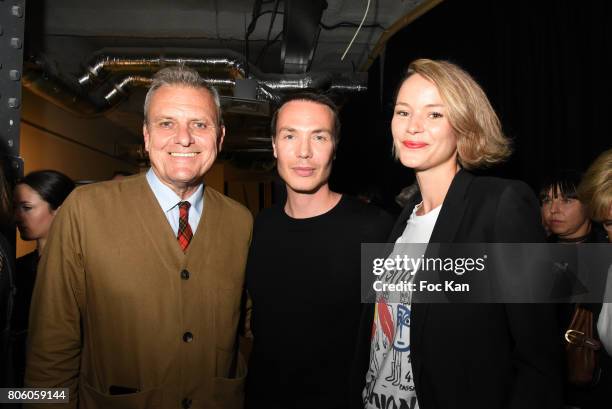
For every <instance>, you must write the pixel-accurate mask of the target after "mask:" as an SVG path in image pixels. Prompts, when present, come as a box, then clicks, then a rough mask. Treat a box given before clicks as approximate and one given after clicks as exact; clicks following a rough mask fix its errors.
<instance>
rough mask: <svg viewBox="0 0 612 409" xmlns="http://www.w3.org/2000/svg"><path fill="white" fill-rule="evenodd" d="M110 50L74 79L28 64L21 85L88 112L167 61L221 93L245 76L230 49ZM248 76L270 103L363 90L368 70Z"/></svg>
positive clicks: (105, 106) (142, 83) (141, 82)
mask: <svg viewBox="0 0 612 409" xmlns="http://www.w3.org/2000/svg"><path fill="white" fill-rule="evenodd" d="M111 51H112V52H111V53H110V54H105V55H102V54H99V53H98V54H97V55H96V57H94V58H92V59H91V60H90V63H89V64H87V68H86V70H85V73H84V74H82V75H81V76H80V77H79V78H78V80H75V81H74V82H72V83H67V82H66V80H65V79H60V78H58V77H56V76H52V75H49V74H46V72H50V71H51V69H48V70H44V67H41V66H31V65H30V66H29V68H28V69H27V70H26V71H25V73H24V78H23V85H24V86H25V87H26V88H28V89H30V90H31V91H32V92H33V93H35V94H37V95H39V96H41V97H43V98H45V99H47V100H49V101H51V102H53V103H54V104H56V105H58V106H60V107H62V108H63V109H65V110H67V111H69V112H72V113H74V114H76V115H78V116H92V115H99V114H102V113H104V112H106V111H108V110H109V109H111V108H113V107H114V106H116V105H117V104H118V103H119V102H121V100H122V99H123V98H125V97H127V96H129V94H130V90H131V89H133V88H134V87H147V86H149V84H150V83H151V77H152V76H153V75H154V73H155V72H157V71H158V70H159V69H161V68H163V67H166V66H169V65H175V64H185V65H187V66H189V67H192V68H194V69H196V70H197V71H198V72H199V73H200V74H201V75H202V77H203V78H204V79H205V81H206V82H207V83H209V84H211V85H213V86H215V87H217V88H218V89H219V90H220V92H221V94H223V95H230V96H231V95H233V92H234V89H235V86H236V81H237V80H242V79H245V78H244V76H245V73H246V71H245V67H246V63H245V62H244V60H243V59H242V56H241V55H240V54H238V53H235V52H232V51H218V52H217V53H216V54H215V55H213V53H212V52H210V51H204V52H203V51H201V50H198V51H197V52H198V53H199V54H200V56H198V57H195V56H194V55H193V54H194V53H196V51H195V50H189V49H188V50H183V53H184V54H179V50H176V49H171V50H164V54H163V55H162V56H160V55H157V56H154V55H153V50H150V49H125V50H124V51H125V55H120V53H119V51H118V50H111ZM139 52H140V53H141V54H140V55H137V54H138V53H139ZM126 55H129V56H126ZM45 71H46V72H45ZM249 79H252V80H255V81H256V82H257V87H256V96H257V100H254V101H253V102H257V101H258V100H259V101H266V102H271V103H273V104H276V103H278V102H279V101H280V98H281V96H282V94H284V93H288V92H296V91H301V90H320V91H332V92H337V93H360V92H364V91H366V90H367V73H350V74H336V73H334V74H331V73H316V72H310V73H306V74H266V73H263V72H261V71H260V70H258V69H256V68H254V67H250V68H249Z"/></svg>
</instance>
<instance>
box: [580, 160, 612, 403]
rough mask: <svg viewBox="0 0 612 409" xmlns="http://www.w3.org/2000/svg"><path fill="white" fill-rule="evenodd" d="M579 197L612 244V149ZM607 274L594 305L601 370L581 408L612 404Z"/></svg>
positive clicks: (611, 281)
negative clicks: (601, 299)
mask: <svg viewBox="0 0 612 409" xmlns="http://www.w3.org/2000/svg"><path fill="white" fill-rule="evenodd" d="M578 197H579V198H580V201H581V202H582V203H584V204H585V205H586V207H587V211H588V215H589V217H590V218H591V219H592V220H593V221H595V222H599V223H601V224H602V225H603V227H604V229H605V230H606V232H607V241H608V243H612V149H609V150H607V151H605V152H603V153H602V154H601V155H599V156H598V157H597V159H595V161H594V162H593V163H592V164H591V166H590V167H589V168H588V170H587V171H586V172H585V174H584V176H583V178H582V181H581V182H580V185H579V186H578ZM609 245H610V246H612V244H609ZM607 274H608V277H607V283H606V289H605V291H604V302H603V303H602V305H601V309H600V308H597V307H599V306H598V305H595V306H594V308H593V312H594V318H593V321H594V322H596V323H597V328H596V329H597V331H594V333H595V334H596V335H597V336H599V339H600V341H601V343H602V345H603V348H602V349H601V350H600V351H599V367H600V371H601V373H600V377H599V381H598V383H597V384H596V385H595V386H594V387H593V388H591V390H588V391H586V393H585V394H584V395H585V396H584V399H583V400H584V402H583V405H582V409H587V408H589V409H591V408H593V409H595V408H602V409H603V408H609V407H610V405H611V404H612V357H611V356H612V302H611V301H612V266H610V267H609V268H608V272H607ZM606 301H607V302H606ZM597 315H599V317H597Z"/></svg>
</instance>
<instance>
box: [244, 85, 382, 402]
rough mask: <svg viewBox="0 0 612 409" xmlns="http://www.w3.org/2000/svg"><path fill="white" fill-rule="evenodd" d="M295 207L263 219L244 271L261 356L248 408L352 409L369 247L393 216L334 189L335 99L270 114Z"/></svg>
mask: <svg viewBox="0 0 612 409" xmlns="http://www.w3.org/2000/svg"><path fill="white" fill-rule="evenodd" d="M271 128H272V133H273V135H272V137H273V148H274V156H275V157H276V159H277V168H278V173H279V175H280V177H281V178H282V179H283V180H284V182H285V184H286V187H287V201H286V202H285V203H282V204H281V205H280V206H276V207H273V208H271V209H266V210H264V211H262V212H261V213H260V214H259V216H258V217H257V219H256V221H255V225H254V231H253V242H252V244H251V249H250V253H249V259H248V262H247V271H246V275H247V277H246V283H247V284H246V285H247V290H248V293H249V296H250V297H251V300H252V314H251V318H252V319H251V329H252V332H253V336H254V343H253V351H252V354H251V359H250V362H249V374H248V377H247V390H246V407H247V408H283V409H287V408H318V409H325V408H330V409H331V408H346V407H348V405H349V403H348V400H349V396H348V390H349V379H350V376H351V369H352V366H353V365H354V361H355V339H356V336H357V332H358V326H359V321H360V316H361V302H360V251H361V243H376V242H384V241H385V240H386V238H387V234H388V233H389V230H390V229H391V227H392V223H393V220H392V219H391V217H390V216H389V215H387V214H386V213H385V212H383V211H382V210H379V209H377V208H376V207H373V206H369V205H366V204H363V203H361V202H360V201H358V200H357V199H355V198H351V197H348V196H346V195H341V194H339V193H337V192H333V191H332V190H330V188H329V185H328V179H329V175H330V173H331V168H332V161H333V157H334V153H335V150H336V147H337V144H338V138H339V133H340V123H339V120H338V113H337V108H336V106H335V105H334V103H333V102H332V101H331V100H329V99H328V98H327V97H324V96H321V95H316V94H296V95H292V96H290V97H289V98H288V99H286V100H285V101H284V102H283V104H282V105H281V107H280V108H279V109H278V111H277V112H276V113H275V114H274V116H273V118H272V127H271Z"/></svg>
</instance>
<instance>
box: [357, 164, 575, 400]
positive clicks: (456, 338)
mask: <svg viewBox="0 0 612 409" xmlns="http://www.w3.org/2000/svg"><path fill="white" fill-rule="evenodd" d="M420 201H421V197H420V194H417V195H415V197H414V198H413V199H412V200H411V201H410V202H409V203H408V204H407V206H406V207H405V208H404V210H403V212H402V213H401V215H400V217H399V219H398V220H397V222H396V224H395V227H394V228H393V231H392V233H391V235H390V237H389V240H388V241H389V242H390V243H393V242H395V240H396V239H397V238H398V237H399V236H400V235H401V234H402V232H403V231H404V228H405V226H406V221H407V220H408V218H409V217H410V215H411V214H412V210H413V208H414V206H415V205H416V204H417V203H419V202H420ZM544 240H545V237H544V231H543V229H542V227H541V223H540V212H539V206H538V202H537V199H536V198H535V195H534V194H533V192H532V191H531V189H530V188H529V187H528V186H527V185H526V184H524V183H522V182H519V181H513V180H505V179H499V178H493V177H476V176H474V175H472V174H470V173H468V172H466V171H464V170H461V171H459V172H458V173H457V175H456V176H455V178H454V179H453V181H452V183H451V186H450V188H449V191H448V193H447V195H446V198H445V199H444V203H443V206H442V209H441V211H440V214H439V216H438V220H437V221H436V224H435V226H434V230H433V232H432V235H431V239H430V242H431V243H472V242H473V243H485V242H488V243H536V242H544ZM373 315H374V305H373V304H368V305H367V307H366V308H365V310H364V316H363V319H362V323H361V333H360V338H359V340H358V342H359V345H358V351H359V352H358V353H359V355H360V371H361V373H360V374H358V375H357V376H358V378H359V379H358V380H357V381H356V382H355V384H354V385H356V389H357V390H356V391H355V398H354V399H355V400H354V401H353V404H354V406H355V407H357V406H358V405H357V401H358V399H359V397H360V392H361V391H360V390H359V388H361V390H363V386H364V382H365V373H366V372H367V368H368V364H369V362H368V360H369V346H370V336H371V330H372V329H371V328H372V318H373ZM557 336H558V327H557V318H556V314H555V307H554V306H553V305H544V304H426V303H413V305H412V311H411V331H410V343H411V345H410V349H411V359H412V367H413V372H414V382H415V387H416V392H417V398H418V401H419V407H420V409H477V408H482V409H496V408H516V409H519V408H520V409H530V408H533V409H547V408H551V409H552V408H554V409H558V408H560V407H561V406H562V397H563V393H562V362H563V361H562V351H561V348H560V343H559V341H558V339H557Z"/></svg>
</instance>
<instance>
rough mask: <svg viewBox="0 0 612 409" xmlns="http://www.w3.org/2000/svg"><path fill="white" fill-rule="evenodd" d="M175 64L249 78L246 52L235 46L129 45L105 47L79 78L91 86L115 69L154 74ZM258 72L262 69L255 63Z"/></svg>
mask: <svg viewBox="0 0 612 409" xmlns="http://www.w3.org/2000/svg"><path fill="white" fill-rule="evenodd" d="M172 65H186V66H188V67H191V68H193V69H195V70H197V71H198V72H200V74H202V75H203V76H205V77H224V78H228V77H229V78H232V79H244V78H246V63H245V62H244V59H243V57H242V55H240V54H239V53H236V52H234V51H231V50H215V51H212V50H200V49H163V50H161V52H160V51H159V50H158V49H147V48H125V49H109V50H102V51H101V52H99V53H97V55H96V56H94V57H93V58H92V59H91V60H90V61H89V62H88V63H87V64H86V68H85V72H84V73H83V74H82V75H81V76H80V77H79V78H78V80H77V82H78V84H79V85H80V86H82V87H91V86H93V85H94V84H96V83H100V82H102V81H104V80H105V79H106V78H107V77H108V76H109V75H111V74H112V73H122V72H126V71H127V72H130V73H134V74H146V73H148V74H153V73H155V72H157V71H159V70H160V69H162V68H164V67H168V66H172ZM250 71H251V72H253V73H255V75H256V76H259V75H261V74H262V73H261V72H260V71H259V70H257V69H256V68H254V67H250Z"/></svg>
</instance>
